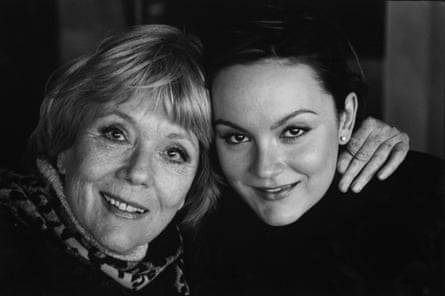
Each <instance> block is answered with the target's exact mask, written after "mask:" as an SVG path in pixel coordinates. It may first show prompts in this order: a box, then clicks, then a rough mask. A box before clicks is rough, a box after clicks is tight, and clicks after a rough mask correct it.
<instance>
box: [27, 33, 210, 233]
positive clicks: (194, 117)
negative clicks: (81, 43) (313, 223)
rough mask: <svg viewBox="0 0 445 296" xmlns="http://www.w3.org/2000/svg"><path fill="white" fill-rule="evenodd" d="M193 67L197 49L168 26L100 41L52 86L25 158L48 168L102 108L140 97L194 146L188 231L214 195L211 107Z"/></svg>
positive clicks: (194, 41)
mask: <svg viewBox="0 0 445 296" xmlns="http://www.w3.org/2000/svg"><path fill="white" fill-rule="evenodd" d="M200 59H201V43H200V41H199V40H198V39H197V38H195V37H194V36H191V35H188V34H185V33H183V32H182V31H180V30H179V29H176V28H174V27H171V26H167V25H145V26H138V27H135V28H133V29H132V30H130V31H128V32H126V33H122V34H120V35H116V36H112V37H109V38H107V39H106V40H104V41H103V42H102V43H101V45H100V46H99V47H98V48H97V50H96V51H95V52H93V53H92V54H90V55H87V56H84V57H82V58H80V59H78V60H76V61H74V62H73V63H72V64H71V65H69V66H68V67H67V68H66V69H65V70H63V71H62V72H61V75H60V77H59V78H58V79H56V80H55V82H54V84H53V87H52V88H51V89H50V91H49V92H48V93H47V95H46V97H45V98H44V101H43V103H42V105H41V109H40V119H39V122H38V125H37V127H36V129H35V130H34V132H33V134H32V135H31V138H30V152H31V153H32V156H33V157H40V158H46V159H48V160H49V161H50V162H51V163H52V164H53V165H55V164H56V158H57V155H58V154H59V153H60V152H62V151H64V150H66V149H68V148H69V147H71V146H72V145H73V144H74V142H75V139H76V136H77V133H78V132H79V131H80V130H81V129H82V128H83V127H84V126H86V125H88V124H89V123H91V121H92V120H93V119H94V118H95V117H96V116H97V115H98V114H99V113H100V112H101V110H102V109H103V108H104V107H105V106H106V105H109V104H110V103H112V104H120V103H123V102H125V101H126V100H128V99H130V98H134V97H135V96H138V97H139V96H143V97H147V98H149V99H150V100H154V106H156V107H155V108H157V109H161V110H162V111H163V112H164V113H165V114H166V116H168V117H169V119H170V120H172V121H173V122H174V123H177V124H178V125H180V126H182V127H183V128H184V129H186V130H188V131H190V132H192V133H194V134H195V135H196V137H197V138H198V141H199V145H200V160H199V165H198V170H197V175H196V176H195V179H194V181H193V184H192V186H191V189H190V191H189V193H188V195H187V198H186V207H184V209H185V211H186V212H185V213H184V214H183V221H184V222H185V223H188V224H191V225H195V224H196V223H197V222H198V221H199V219H200V218H201V217H202V216H203V215H204V214H205V213H206V212H207V211H208V209H209V208H211V207H212V206H213V205H214V204H215V202H216V196H217V193H218V190H217V184H216V178H215V175H214V173H213V171H212V169H211V167H210V159H209V157H210V156H209V150H210V144H211V141H212V136H213V133H212V124H211V106H210V99H209V94H208V91H207V89H206V88H205V79H204V74H203V70H202V68H201V64H200Z"/></svg>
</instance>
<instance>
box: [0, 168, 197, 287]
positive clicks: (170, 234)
mask: <svg viewBox="0 0 445 296" xmlns="http://www.w3.org/2000/svg"><path fill="white" fill-rule="evenodd" d="M37 168H38V169H39V171H40V174H41V175H42V176H41V177H36V176H23V175H19V174H15V173H12V172H2V174H1V178H0V206H6V207H7V208H8V209H9V210H10V211H11V212H12V214H13V215H14V216H15V217H16V218H17V221H19V222H20V223H22V224H24V225H25V226H34V227H36V226H37V227H38V228H39V230H40V231H42V232H45V233H46V234H49V235H50V236H51V237H52V238H54V239H56V241H58V242H59V243H60V247H61V248H64V249H65V251H66V252H68V253H69V254H71V255H73V256H75V257H77V258H78V259H80V260H81V261H84V262H86V263H87V264H92V265H94V266H95V267H96V268H98V269H100V270H101V271H103V272H104V273H105V274H107V275H108V276H109V277H111V278H112V279H114V280H115V281H116V282H118V283H119V284H120V285H122V286H124V287H126V288H128V289H132V290H140V289H142V288H143V287H145V286H147V285H148V284H149V283H150V282H152V281H153V280H155V279H156V277H157V276H158V275H159V274H160V273H161V272H162V271H164V270H165V269H166V268H167V267H168V266H170V265H173V266H174V268H175V272H176V281H175V283H174V285H175V288H176V290H177V291H178V293H179V294H180V295H190V290H189V287H188V284H187V282H186V281H185V278H184V275H183V244H182V238H181V235H180V232H179V229H178V227H177V226H176V225H175V224H174V223H170V225H169V226H167V228H166V229H164V231H163V232H162V233H161V234H160V236H159V237H158V238H156V239H155V240H154V241H153V242H152V243H151V244H150V248H149V249H148V251H147V252H146V255H145V256H144V257H143V258H142V260H139V261H131V260H125V258H120V257H117V256H114V255H113V254H110V253H109V252H107V251H106V250H104V249H103V248H101V247H100V246H98V245H97V244H95V243H94V240H92V239H91V238H90V237H89V236H88V235H86V234H85V233H84V231H82V230H80V229H79V228H78V227H76V223H73V221H72V217H70V214H69V213H67V208H66V207H67V205H66V200H65V197H64V194H63V186H62V182H61V180H60V176H59V174H58V173H57V171H56V170H55V169H54V168H53V167H52V166H51V164H49V162H47V161H45V160H37ZM42 177H43V178H42ZM30 224H34V225H30ZM73 225H74V226H73ZM158 240H164V241H163V242H162V245H160V244H159V243H157V241H158ZM166 246H167V247H166Z"/></svg>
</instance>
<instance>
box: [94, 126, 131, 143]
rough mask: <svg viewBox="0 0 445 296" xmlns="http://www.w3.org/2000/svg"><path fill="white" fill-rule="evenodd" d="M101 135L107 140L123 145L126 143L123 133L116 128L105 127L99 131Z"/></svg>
mask: <svg viewBox="0 0 445 296" xmlns="http://www.w3.org/2000/svg"><path fill="white" fill-rule="evenodd" d="M100 132H101V134H102V135H103V136H104V137H105V138H106V139H108V140H111V141H113V142H119V143H123V142H126V141H127V137H126V136H125V133H124V132H123V131H122V129H120V128H119V127H117V126H107V127H104V128H102V129H100Z"/></svg>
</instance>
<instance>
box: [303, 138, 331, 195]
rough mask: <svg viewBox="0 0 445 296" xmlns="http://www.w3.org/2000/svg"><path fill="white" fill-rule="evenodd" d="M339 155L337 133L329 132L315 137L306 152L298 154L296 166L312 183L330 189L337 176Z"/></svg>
mask: <svg viewBox="0 0 445 296" xmlns="http://www.w3.org/2000/svg"><path fill="white" fill-rule="evenodd" d="M337 155H338V144H337V138H336V133H335V131H333V130H329V131H328V132H327V133H326V134H325V135H324V136H317V137H315V141H312V142H311V143H310V144H309V145H307V146H305V147H304V150H302V151H299V153H296V154H295V155H294V156H295V159H296V161H295V166H298V167H299V168H300V171H301V172H302V173H303V174H304V175H306V176H307V177H308V179H309V181H310V182H316V183H318V184H319V185H321V186H320V187H328V186H329V185H330V182H331V181H332V178H333V176H334V174H335V170H336V163H337Z"/></svg>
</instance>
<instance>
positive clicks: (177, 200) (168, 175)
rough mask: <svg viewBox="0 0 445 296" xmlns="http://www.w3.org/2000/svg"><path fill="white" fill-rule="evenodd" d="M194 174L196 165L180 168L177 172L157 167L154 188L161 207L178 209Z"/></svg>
mask: <svg viewBox="0 0 445 296" xmlns="http://www.w3.org/2000/svg"><path fill="white" fill-rule="evenodd" d="M195 174H196V167H189V168H187V169H182V170H181V173H178V172H177V171H175V170H172V169H171V168H165V167H162V166H161V167H159V168H158V169H157V172H155V176H156V187H157V188H156V189H157V191H158V196H159V197H160V202H161V206H162V207H163V208H172V209H178V208H179V207H181V206H182V204H183V203H184V201H185V197H186V195H187V193H188V192H189V190H190V187H191V185H192V183H193V179H194V177H195Z"/></svg>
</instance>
